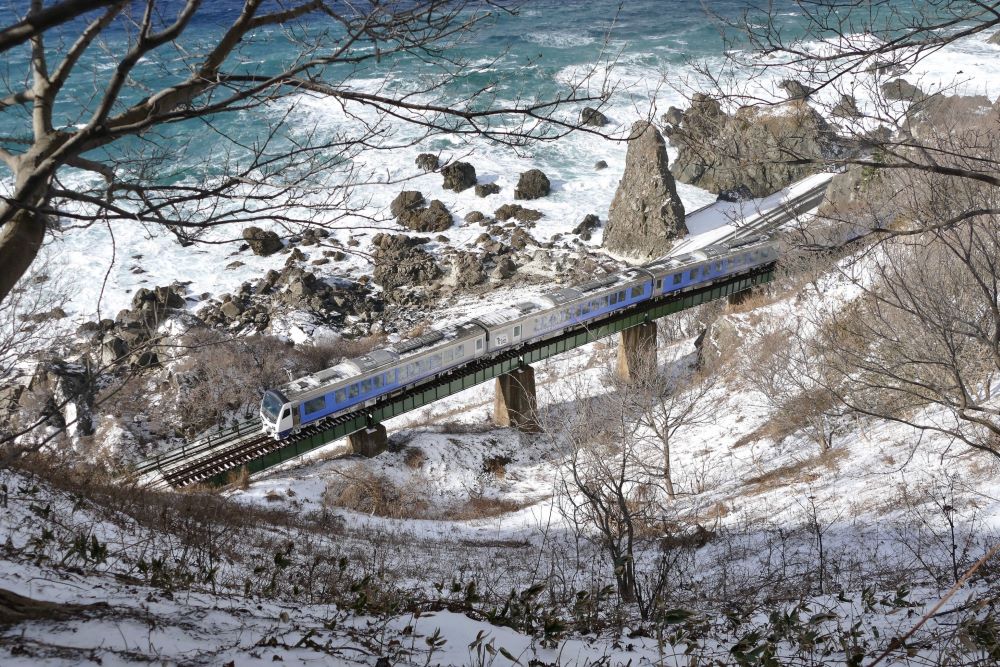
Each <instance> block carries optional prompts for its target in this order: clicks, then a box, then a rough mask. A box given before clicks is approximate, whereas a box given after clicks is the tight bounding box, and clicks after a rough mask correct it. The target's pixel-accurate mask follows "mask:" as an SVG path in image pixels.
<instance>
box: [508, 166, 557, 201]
mask: <svg viewBox="0 0 1000 667" xmlns="http://www.w3.org/2000/svg"><path fill="white" fill-rule="evenodd" d="M551 190H552V183H550V182H549V177H548V176H546V175H545V172H543V171H542V170H541V169H529V170H528V171H526V172H524V173H523V174H521V177H520V178H519V179H517V187H516V188H514V199H541V198H542V197H546V196H548V194H549V192H551Z"/></svg>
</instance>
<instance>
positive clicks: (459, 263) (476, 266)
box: [451, 252, 486, 287]
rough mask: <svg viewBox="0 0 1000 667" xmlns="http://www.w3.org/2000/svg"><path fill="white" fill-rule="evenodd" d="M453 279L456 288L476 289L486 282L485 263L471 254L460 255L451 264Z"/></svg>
mask: <svg viewBox="0 0 1000 667" xmlns="http://www.w3.org/2000/svg"><path fill="white" fill-rule="evenodd" d="M451 279H452V281H453V282H454V283H455V286H456V287H474V286H476V285H480V284H482V283H483V282H485V281H486V274H485V273H484V272H483V263H482V261H481V260H480V258H479V257H478V256H477V255H476V254H475V253H471V252H461V253H458V254H457V255H456V256H455V258H454V259H453V260H452V262H451Z"/></svg>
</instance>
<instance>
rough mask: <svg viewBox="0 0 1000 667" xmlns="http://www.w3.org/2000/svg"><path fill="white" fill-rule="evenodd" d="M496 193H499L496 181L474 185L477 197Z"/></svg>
mask: <svg viewBox="0 0 1000 667" xmlns="http://www.w3.org/2000/svg"><path fill="white" fill-rule="evenodd" d="M496 194H500V186H499V185H497V184H496V183H482V184H480V185H477V186H476V196H477V197H489V196H490V195H496Z"/></svg>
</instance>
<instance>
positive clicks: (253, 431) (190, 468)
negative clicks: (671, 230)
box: [128, 182, 827, 489]
mask: <svg viewBox="0 0 1000 667" xmlns="http://www.w3.org/2000/svg"><path fill="white" fill-rule="evenodd" d="M826 185H827V184H826V182H823V183H821V184H819V185H817V186H816V187H814V188H811V189H809V190H807V191H806V192H803V193H801V194H799V195H797V196H795V197H793V198H791V199H789V200H788V201H787V202H783V203H782V204H781V205H780V206H777V207H775V208H774V209H771V210H769V211H767V212H765V213H763V214H761V215H759V216H758V217H757V218H755V219H753V221H752V222H751V223H749V224H747V225H746V226H744V227H741V228H739V229H737V230H735V231H734V232H732V233H731V234H728V235H727V236H725V237H722V239H721V240H723V241H728V242H734V241H736V242H738V241H740V240H744V239H747V238H749V237H751V236H755V235H759V234H767V233H769V232H771V231H774V230H775V229H777V228H779V227H781V226H782V225H784V224H786V223H787V222H788V221H789V220H790V219H793V218H794V217H796V216H798V215H801V214H802V213H804V212H807V211H810V210H812V209H815V208H816V207H817V206H818V205H819V204H820V202H821V201H822V199H823V196H824V194H825V192H826ZM550 342H551V341H539V342H537V343H535V344H531V345H528V346H526V347H523V348H519V349H515V350H508V351H507V352H505V353H503V354H501V355H499V356H498V357H492V358H490V359H483V360H479V361H477V362H474V363H473V364H470V365H469V366H467V367H463V368H462V374H463V375H470V374H474V373H476V372H477V371H479V370H482V369H483V368H486V367H488V366H490V365H493V364H495V363H497V361H503V360H507V359H515V358H518V357H520V356H522V355H524V354H525V353H526V352H527V351H529V350H531V349H533V348H534V347H535V346H542V345H547V344H549V343H550ZM454 375H455V373H452V374H449V375H444V376H441V377H439V378H436V379H434V380H432V381H430V382H426V383H423V384H421V385H418V386H416V387H412V388H410V389H408V390H406V391H403V392H400V393H397V394H395V395H393V396H391V397H386V398H385V399H384V400H393V401H396V400H400V399H406V398H407V397H408V396H416V395H418V394H421V393H423V392H426V391H427V390H429V389H434V388H435V387H439V386H443V385H446V384H448V383H449V382H451V381H452V380H453V379H454ZM371 408H372V406H371V405H369V406H365V407H363V408H360V409H358V410H356V411H354V412H351V413H348V414H344V415H340V416H338V417H336V418H330V419H325V420H321V421H319V422H315V423H313V424H310V425H309V426H307V427H305V428H303V429H302V430H301V431H299V432H298V433H296V434H293V435H292V436H290V437H288V438H286V439H284V440H281V441H276V440H274V439H272V438H271V437H270V436H268V435H265V434H264V433H262V432H261V423H260V419H259V418H257V417H254V418H252V419H249V420H247V421H245V422H241V423H239V424H237V425H236V426H235V427H232V428H230V429H227V430H220V431H218V432H216V433H213V434H210V435H209V436H207V437H204V438H201V439H200V440H197V441H195V442H192V443H189V444H186V445H184V446H182V447H178V448H177V449H174V450H171V451H169V452H166V453H165V454H162V455H159V456H155V457H152V458H150V459H147V460H146V461H143V462H142V463H141V464H139V465H138V466H136V468H135V470H134V471H133V472H132V473H131V474H129V475H128V479H130V480H131V481H133V482H134V483H137V484H139V485H142V486H147V487H150V488H160V489H166V488H179V487H183V486H189V485H191V484H197V483H201V482H207V481H209V480H218V479H219V478H220V477H221V476H223V475H225V474H226V473H228V472H230V471H233V470H238V469H239V468H240V467H241V466H243V465H245V464H247V463H249V462H250V461H253V460H255V459H258V458H260V457H263V456H267V455H268V454H271V453H273V452H275V451H278V450H281V449H284V448H287V447H290V446H294V445H295V443H296V442H300V441H304V440H309V439H310V438H311V437H312V436H314V435H316V434H318V433H321V432H323V431H326V430H328V429H330V428H331V427H336V426H338V425H341V424H345V423H347V422H350V421H353V420H357V419H359V418H364V416H365V415H366V414H367V413H368V412H369V410H370V409H371Z"/></svg>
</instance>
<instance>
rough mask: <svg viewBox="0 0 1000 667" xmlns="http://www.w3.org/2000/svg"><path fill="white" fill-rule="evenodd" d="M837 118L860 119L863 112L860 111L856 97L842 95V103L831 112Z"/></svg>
mask: <svg viewBox="0 0 1000 667" xmlns="http://www.w3.org/2000/svg"><path fill="white" fill-rule="evenodd" d="M830 113H831V114H832V115H833V116H834V117H836V118H860V117H861V111H859V110H858V100H857V99H856V98H855V97H854V95H847V94H844V95H841V96H840V101H839V102H837V104H836V106H834V107H833V109H831V110H830Z"/></svg>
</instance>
